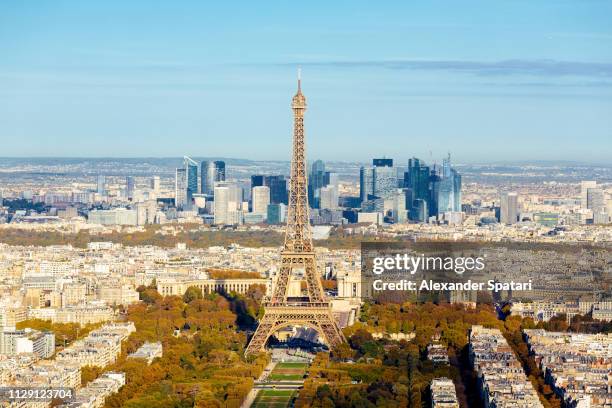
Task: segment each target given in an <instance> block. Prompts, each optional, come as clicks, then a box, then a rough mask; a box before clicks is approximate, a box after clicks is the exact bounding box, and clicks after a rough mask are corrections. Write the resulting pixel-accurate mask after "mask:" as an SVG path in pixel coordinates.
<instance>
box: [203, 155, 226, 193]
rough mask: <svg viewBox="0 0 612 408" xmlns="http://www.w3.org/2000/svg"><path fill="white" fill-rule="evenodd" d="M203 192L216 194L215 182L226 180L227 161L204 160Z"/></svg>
mask: <svg viewBox="0 0 612 408" xmlns="http://www.w3.org/2000/svg"><path fill="white" fill-rule="evenodd" d="M200 174H201V187H200V188H201V191H202V194H207V195H214V193H215V183H217V182H219V181H225V162H224V161H220V160H216V161H203V162H202V163H201V164H200Z"/></svg>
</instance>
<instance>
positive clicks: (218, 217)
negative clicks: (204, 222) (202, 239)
mask: <svg viewBox="0 0 612 408" xmlns="http://www.w3.org/2000/svg"><path fill="white" fill-rule="evenodd" d="M213 194H214V196H215V201H214V213H215V214H214V223H215V224H220V225H223V224H240V223H241V222H240V218H241V217H240V214H238V212H241V211H242V210H240V207H241V205H242V188H241V187H240V186H238V185H237V184H236V183H231V182H225V181H220V182H217V184H216V185H215V189H214V193H213Z"/></svg>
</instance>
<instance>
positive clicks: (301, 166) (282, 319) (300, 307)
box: [245, 71, 346, 355]
mask: <svg viewBox="0 0 612 408" xmlns="http://www.w3.org/2000/svg"><path fill="white" fill-rule="evenodd" d="M301 82H302V81H301V78H300V73H299V71H298V89H297V93H296V94H295V96H294V97H293V100H292V102H291V109H292V110H293V155H292V158H291V180H290V188H289V205H288V208H287V229H286V232H285V244H284V246H283V250H282V251H281V265H280V268H279V272H278V274H277V275H276V278H275V280H274V284H273V285H272V293H271V295H270V296H269V297H268V298H267V299H266V300H265V302H264V311H265V313H264V316H263V318H262V319H261V321H260V322H259V326H258V327H257V330H256V331H255V333H254V334H253V337H252V338H251V340H250V342H249V345H248V347H247V349H246V351H245V354H247V355H248V354H253V353H257V352H260V351H264V350H265V346H266V342H267V341H268V338H270V336H272V335H273V334H274V333H275V332H277V331H278V330H280V329H282V328H285V327H287V326H306V327H309V328H311V329H314V330H316V331H317V332H318V333H319V334H320V335H321V337H322V338H323V340H324V341H325V342H326V343H327V345H328V346H329V347H330V348H334V347H336V346H338V345H339V344H341V343H343V342H345V341H346V339H345V338H344V335H343V334H342V332H341V331H340V329H339V328H338V325H337V323H336V321H335V320H334V317H333V315H332V312H331V306H330V304H329V302H327V299H326V298H325V293H324V292H323V287H322V285H321V279H320V275H319V273H318V272H317V262H316V257H315V252H314V247H313V245H312V230H311V227H310V214H309V207H308V177H307V173H306V146H305V140H304V139H305V138H304V113H305V112H306V97H305V96H304V94H303V93H302V83H301ZM298 270H299V271H300V272H301V273H302V274H303V276H304V279H305V281H306V293H305V295H304V296H300V297H289V296H288V289H289V281H290V279H291V277H292V276H293V274H294V271H298Z"/></svg>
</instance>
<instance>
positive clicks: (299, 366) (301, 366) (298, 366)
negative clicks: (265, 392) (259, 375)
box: [268, 362, 308, 381]
mask: <svg viewBox="0 0 612 408" xmlns="http://www.w3.org/2000/svg"><path fill="white" fill-rule="evenodd" d="M307 368H308V363H293V362H289V363H278V364H277V365H276V366H275V367H274V370H272V373H270V376H269V377H268V378H269V379H270V380H272V381H299V380H301V379H303V378H304V374H306V369H307Z"/></svg>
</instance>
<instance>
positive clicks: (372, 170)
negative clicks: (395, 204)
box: [359, 159, 398, 202]
mask: <svg viewBox="0 0 612 408" xmlns="http://www.w3.org/2000/svg"><path fill="white" fill-rule="evenodd" d="M372 164H373V166H372V167H362V168H361V169H360V171H359V189H360V191H359V197H360V198H361V201H362V202H363V201H367V200H370V199H371V198H382V199H390V198H392V197H393V196H394V194H395V192H396V190H397V188H398V182H397V169H395V168H394V167H393V159H373V160H372Z"/></svg>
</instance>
